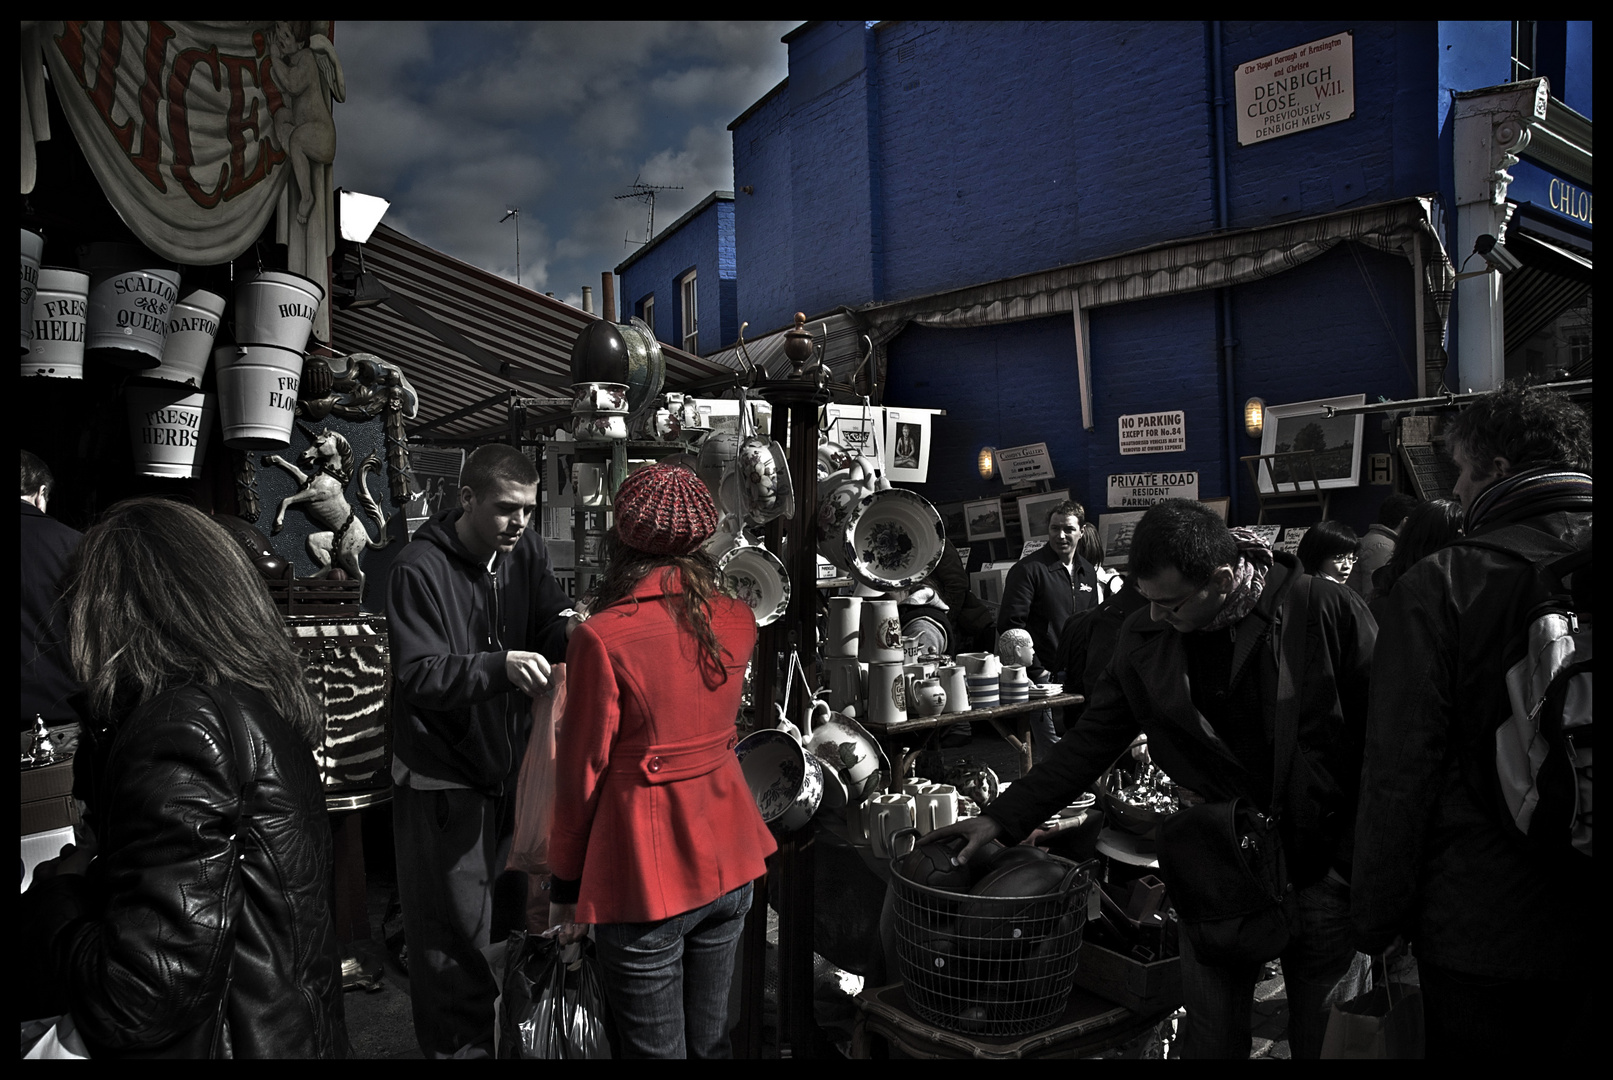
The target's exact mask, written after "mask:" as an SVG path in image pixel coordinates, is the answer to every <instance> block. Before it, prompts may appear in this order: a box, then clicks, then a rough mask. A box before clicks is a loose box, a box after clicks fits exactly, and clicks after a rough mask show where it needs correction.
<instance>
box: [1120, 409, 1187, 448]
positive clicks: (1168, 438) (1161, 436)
mask: <svg viewBox="0 0 1613 1080" xmlns="http://www.w3.org/2000/svg"><path fill="white" fill-rule="evenodd" d="M1186 449H1187V414H1186V413H1184V412H1182V411H1181V410H1179V409H1178V410H1177V411H1175V412H1157V413H1134V414H1132V415H1131V416H1122V417H1121V418H1120V452H1121V453H1122V454H1168V453H1170V452H1172V451H1174V450H1186Z"/></svg>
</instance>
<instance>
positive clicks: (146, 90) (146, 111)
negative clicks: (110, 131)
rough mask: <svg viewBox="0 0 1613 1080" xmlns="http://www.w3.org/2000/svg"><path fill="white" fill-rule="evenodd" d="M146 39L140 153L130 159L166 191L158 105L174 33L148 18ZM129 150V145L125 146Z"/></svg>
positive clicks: (150, 179)
mask: <svg viewBox="0 0 1613 1080" xmlns="http://www.w3.org/2000/svg"><path fill="white" fill-rule="evenodd" d="M146 26H147V28H148V33H149V35H150V36H149V37H147V38H146V55H145V70H146V77H145V80H144V81H143V82H142V83H141V84H140V152H139V153H138V154H136V155H135V156H133V157H132V158H130V159H129V160H130V162H131V163H132V164H133V165H134V167H135V168H136V169H138V170H139V172H140V175H141V176H144V177H145V178H146V179H147V180H149V181H151V186H152V187H154V188H156V189H157V190H158V191H161V192H166V191H167V190H168V185H167V184H166V183H164V182H163V178H162V173H160V172H158V171H157V164H158V159H159V158H160V157H161V156H162V132H161V131H159V130H158V128H157V104H158V102H160V101H161V100H162V67H163V60H164V59H166V57H167V54H168V42H169V40H170V39H171V38H172V37H173V36H174V31H173V28H172V27H170V26H169V25H168V24H167V23H162V22H156V21H148V22H147V23H146ZM125 149H127V146H125Z"/></svg>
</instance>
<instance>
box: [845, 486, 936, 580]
mask: <svg viewBox="0 0 1613 1080" xmlns="http://www.w3.org/2000/svg"><path fill="white" fill-rule="evenodd" d="M841 545H842V548H843V553H844V555H845V560H846V567H847V569H848V570H850V572H851V576H852V577H854V578H856V579H857V580H858V581H859V582H861V583H862V584H864V585H867V586H868V587H869V588H871V589H880V590H888V589H908V588H912V587H913V586H914V585H917V584H918V583H919V582H921V581H923V580H924V579H925V578H927V577H929V576H930V572H931V571H933V570H934V569H935V568H936V565H937V564H939V563H940V561H941V553H942V551H943V550H944V549H945V547H946V526H945V525H944V524H942V522H941V515H940V513H939V512H938V511H937V510H936V509H935V507H933V506H931V505H930V503H929V500H927V499H925V498H924V497H923V496H922V495H918V494H916V493H914V492H912V491H908V490H907V489H905V488H889V489H887V490H885V491H876V492H874V493H873V494H872V495H868V496H865V497H864V498H863V500H862V501H861V502H860V503H858V504H857V506H856V507H855V508H854V509H853V510H852V512H851V513H850V514H849V515H847V517H846V526H845V531H844V534H843V535H842V538H841Z"/></svg>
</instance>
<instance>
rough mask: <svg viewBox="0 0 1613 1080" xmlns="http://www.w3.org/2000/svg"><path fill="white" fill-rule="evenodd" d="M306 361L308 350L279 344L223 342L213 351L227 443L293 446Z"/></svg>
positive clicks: (239, 446)
mask: <svg viewBox="0 0 1613 1080" xmlns="http://www.w3.org/2000/svg"><path fill="white" fill-rule="evenodd" d="M302 362H303V355H302V353H300V352H295V351H293V350H291V349H281V348H277V347H275V346H273V345H223V346H220V347H219V348H216V349H214V350H213V364H214V365H215V367H216V368H217V371H218V414H219V421H220V423H222V424H223V425H224V445H225V446H228V447H229V448H230V449H232V450H283V449H285V448H286V447H288V446H290V445H291V428H292V425H293V424H294V423H295V422H296V419H297V387H298V386H299V385H301V383H302Z"/></svg>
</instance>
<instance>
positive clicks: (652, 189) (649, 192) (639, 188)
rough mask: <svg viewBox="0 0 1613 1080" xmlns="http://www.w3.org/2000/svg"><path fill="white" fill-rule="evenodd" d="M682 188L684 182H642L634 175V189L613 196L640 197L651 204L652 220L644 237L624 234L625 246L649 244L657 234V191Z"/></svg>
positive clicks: (623, 241) (679, 189)
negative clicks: (635, 237) (634, 237)
mask: <svg viewBox="0 0 1613 1080" xmlns="http://www.w3.org/2000/svg"><path fill="white" fill-rule="evenodd" d="M639 175H640V176H642V175H643V174H642V173H641V174H639ZM682 190H683V185H682V184H642V183H640V182H639V179H638V177H634V178H633V190H632V191H629V192H628V193H627V194H626V195H616V196H613V197H614V198H616V199H639V200H641V201H643V202H647V203H649V204H650V220H649V224H648V225H646V226H645V229H644V239H643V240H633V239H631V238H629V237H626V236H624V237H622V245H623V246H624V247H625V246H626V245H627V244H630V243H632V244H640V245H643V244H648V243H649V242H650V240H651V239H653V238H654V236H655V193H656V192H657V191H682Z"/></svg>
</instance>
